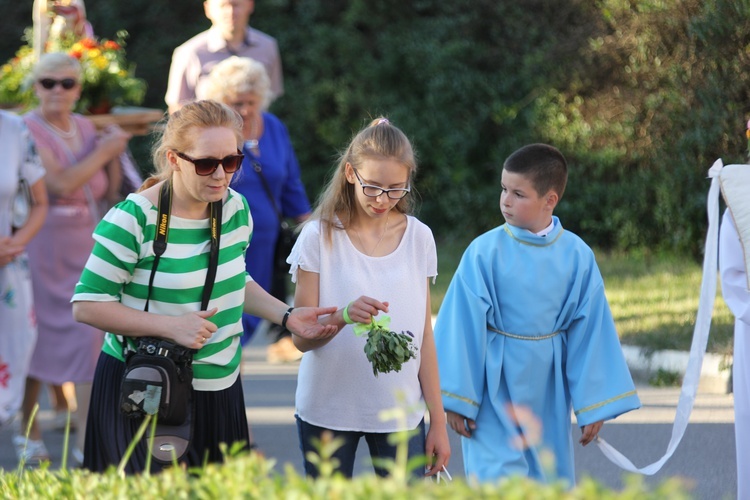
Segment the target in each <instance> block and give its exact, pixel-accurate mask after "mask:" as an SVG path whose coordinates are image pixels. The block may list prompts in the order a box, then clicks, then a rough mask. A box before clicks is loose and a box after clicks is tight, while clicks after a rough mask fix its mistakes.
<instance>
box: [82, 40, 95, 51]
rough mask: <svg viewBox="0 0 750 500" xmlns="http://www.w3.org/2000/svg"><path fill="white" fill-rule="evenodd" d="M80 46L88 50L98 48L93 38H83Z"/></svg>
mask: <svg viewBox="0 0 750 500" xmlns="http://www.w3.org/2000/svg"><path fill="white" fill-rule="evenodd" d="M80 44H81V45H83V46H84V47H85V48H87V49H95V48H96V47H97V43H96V40H94V39H93V38H82V39H81V41H80Z"/></svg>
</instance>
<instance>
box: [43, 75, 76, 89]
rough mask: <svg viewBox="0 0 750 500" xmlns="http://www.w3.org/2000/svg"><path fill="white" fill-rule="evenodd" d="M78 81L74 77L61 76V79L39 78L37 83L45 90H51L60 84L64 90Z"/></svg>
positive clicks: (70, 87)
mask: <svg viewBox="0 0 750 500" xmlns="http://www.w3.org/2000/svg"><path fill="white" fill-rule="evenodd" d="M77 83H78V82H77V81H76V80H75V79H74V78H63V79H62V80H55V79H54V78H42V79H41V80H39V84H40V85H41V86H42V87H44V88H45V89H47V90H52V89H54V88H55V86H57V84H60V86H61V87H62V88H64V89H65V90H70V89H72V88H73V87H75V86H76V84H77Z"/></svg>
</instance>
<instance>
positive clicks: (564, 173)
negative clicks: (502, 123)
mask: <svg viewBox="0 0 750 500" xmlns="http://www.w3.org/2000/svg"><path fill="white" fill-rule="evenodd" d="M503 169H504V170H507V171H508V172H513V173H515V174H521V175H523V176H524V177H526V178H527V179H529V181H530V182H531V185H532V186H533V187H534V189H535V190H536V192H537V194H539V196H543V195H545V194H547V193H548V192H549V191H554V192H555V193H557V196H558V199H562V195H563V193H564V192H565V185H566V184H567V182H568V163H567V162H566V161H565V157H564V156H563V154H562V153H561V152H560V151H559V150H558V149H557V148H555V147H552V146H550V145H548V144H529V145H527V146H524V147H522V148H521V149H518V150H516V151H515V152H514V153H513V154H511V155H510V156H509V157H508V158H507V159H506V160H505V163H503Z"/></svg>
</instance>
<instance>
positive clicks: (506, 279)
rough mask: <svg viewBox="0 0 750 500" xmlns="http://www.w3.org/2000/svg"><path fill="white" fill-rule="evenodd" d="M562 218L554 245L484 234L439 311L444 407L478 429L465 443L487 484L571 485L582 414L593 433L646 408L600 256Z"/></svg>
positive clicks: (468, 458) (510, 234)
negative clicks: (508, 480) (596, 426)
mask: <svg viewBox="0 0 750 500" xmlns="http://www.w3.org/2000/svg"><path fill="white" fill-rule="evenodd" d="M553 220H554V223H555V224H554V229H553V230H552V231H551V232H550V233H549V234H548V235H546V236H544V237H541V236H536V235H534V234H532V233H531V232H529V231H527V230H525V229H520V228H517V227H514V226H511V225H509V224H504V225H502V226H500V227H497V228H495V229H492V230H490V231H489V232H487V233H485V234H483V235H481V236H479V237H478V238H476V239H475V240H474V241H473V242H472V243H471V244H470V245H469V247H468V248H467V249H466V251H465V253H464V255H463V257H462V259H461V262H460V264H459V266H458V269H457V270H456V273H455V275H454V277H453V280H452V281H451V284H450V286H449V288H448V291H447V294H446V296H445V299H444V300H443V303H442V305H441V307H440V312H439V313H438V317H437V321H436V324H435V341H436V344H437V354H438V365H439V369H440V383H441V389H442V394H443V404H444V405H445V409H446V410H447V411H453V412H456V413H458V414H461V415H463V416H465V417H467V418H470V419H473V420H475V421H476V425H477V428H476V429H475V430H474V432H473V434H472V437H471V438H464V437H462V438H461V442H462V443H461V444H462V450H463V457H464V465H465V469H466V475H467V477H471V476H473V477H476V478H477V479H479V480H480V481H497V480H498V479H499V478H501V477H505V476H509V475H514V474H520V475H526V476H529V477H531V478H534V479H537V480H540V481H551V480H555V479H563V480H567V481H568V482H569V485H570V486H572V485H574V484H575V471H574V461H573V435H572V432H571V410H573V411H574V412H575V414H576V418H577V421H578V425H579V426H584V425H587V424H591V423H594V422H597V421H600V420H607V419H612V418H614V417H616V416H618V415H620V414H622V413H625V412H628V411H630V410H634V409H637V408H639V407H640V401H639V399H638V396H637V394H636V391H635V386H634V385H633V380H632V378H631V376H630V371H629V369H628V367H627V364H626V363H625V358H624V356H623V353H622V348H621V346H620V341H619V338H618V336H617V332H616V330H615V325H614V321H613V319H612V314H611V312H610V309H609V304H608V303H607V299H606V297H605V295H604V283H603V281H602V277H601V274H600V273H599V269H598V267H597V265H596V261H595V259H594V254H593V252H592V251H591V249H590V248H589V247H588V245H586V244H585V243H584V242H583V241H582V240H581V239H580V238H579V237H578V236H576V235H575V234H573V233H570V232H568V231H564V230H563V228H562V226H561V224H560V221H559V220H558V218H557V217H553ZM511 408H515V409H516V411H515V415H516V418H515V419H514V418H513V416H512V413H511V412H510V411H509V410H511ZM529 411H530V412H531V414H533V415H534V418H529V417H528V416H525V415H528V413H529ZM535 422H536V424H541V430H540V431H539V433H536V432H535V429H537V430H538V425H536V424H535ZM519 434H523V436H524V438H525V440H526V444H519V442H518V441H517V440H518V436H519ZM550 452H552V454H553V455H554V461H552V460H550V459H549V458H547V457H550Z"/></svg>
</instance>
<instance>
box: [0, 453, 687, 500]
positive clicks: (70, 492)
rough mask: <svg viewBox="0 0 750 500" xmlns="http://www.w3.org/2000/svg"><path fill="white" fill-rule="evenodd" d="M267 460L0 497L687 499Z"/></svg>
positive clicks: (55, 476)
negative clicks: (351, 474) (278, 468)
mask: <svg viewBox="0 0 750 500" xmlns="http://www.w3.org/2000/svg"><path fill="white" fill-rule="evenodd" d="M273 469H274V462H273V461H272V460H267V459H264V458H263V457H262V456H260V455H258V454H256V453H250V454H245V453H242V454H239V455H237V456H234V457H227V458H226V459H225V461H224V462H223V463H216V464H207V465H206V466H204V467H201V468H196V469H190V470H184V469H182V468H179V467H176V468H175V467H172V468H169V469H167V470H165V471H164V472H162V473H159V474H151V475H134V476H126V477H120V476H119V475H118V474H117V472H116V470H115V468H114V467H112V468H111V469H110V470H109V471H107V472H105V473H103V474H95V473H91V472H88V471H85V470H81V469H68V470H50V469H49V468H46V467H43V468H40V469H31V470H23V471H21V472H3V471H0V498H3V499H5V498H7V499H13V500H15V499H19V500H20V499H24V500H25V499H29V498H31V499H41V500H47V499H49V500H61V499H77V498H96V499H103V500H108V499H129V498H133V499H141V498H170V499H183V498H185V499H188V498H189V499H210V498H247V499H256V498H257V499H267V498H293V499H300V500H303V499H309V500H318V499H320V500H327V499H331V498H337V499H348V500H360V499H362V500H365V499H367V500H371V499H381V500H390V499H393V500H413V499H421V498H429V499H434V500H442V499H445V500H456V499H474V498H482V499H486V500H494V499H498V500H500V499H514V498H540V499H548V500H556V499H565V500H602V499H605V500H607V499H621V500H630V499H634V498H637V499H639V500H642V499H643V500H663V499H670V500H682V499H688V498H690V495H689V494H688V491H689V490H688V489H687V483H686V482H685V481H684V480H681V479H678V478H672V479H667V480H664V481H663V482H662V483H660V484H658V485H648V484H646V481H645V479H644V478H643V476H637V475H635V474H633V475H626V476H625V478H624V485H623V488H622V491H615V490H612V489H610V488H607V487H606V486H604V485H602V484H601V483H599V482H597V481H596V480H594V479H591V478H582V479H581V480H580V481H579V482H578V485H577V486H576V487H575V488H573V489H572V490H568V489H566V488H565V487H564V486H563V485H562V484H561V483H553V484H539V483H536V482H534V481H532V480H531V479H527V478H525V477H521V476H516V477H511V478H506V479H503V480H499V481H498V482H497V483H496V484H489V483H487V484H476V483H473V482H471V481H466V480H464V479H463V478H459V477H456V476H455V475H454V479H453V481H452V482H449V483H440V484H436V483H434V482H432V481H414V482H412V483H408V484H403V483H400V482H398V481H396V480H394V479H392V478H380V477H377V476H375V475H373V474H364V475H361V476H358V477H355V478H354V479H351V480H349V479H345V478H344V477H343V476H341V475H340V474H336V473H334V474H331V475H328V476H324V477H321V478H319V479H317V480H311V479H308V478H306V477H304V476H302V475H300V474H298V473H297V472H296V471H295V470H294V469H293V467H292V466H291V465H289V464H287V465H286V467H285V472H284V474H283V475H282V474H279V473H277V472H275V471H274V470H273Z"/></svg>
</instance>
